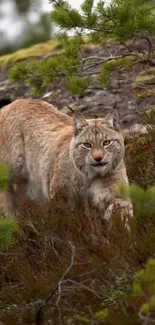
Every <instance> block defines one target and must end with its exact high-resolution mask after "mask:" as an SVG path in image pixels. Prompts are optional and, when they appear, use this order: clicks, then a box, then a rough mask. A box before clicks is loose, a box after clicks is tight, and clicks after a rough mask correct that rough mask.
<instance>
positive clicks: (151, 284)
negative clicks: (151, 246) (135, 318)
mask: <svg viewBox="0 0 155 325" xmlns="http://www.w3.org/2000/svg"><path fill="white" fill-rule="evenodd" d="M132 291H133V295H134V297H136V299H137V300H139V299H140V300H141V306H140V308H139V317H140V319H143V320H146V319H147V318H148V320H149V319H152V320H153V322H154V311H155V259H153V258H150V259H149V260H148V261H147V263H146V267H145V269H141V270H140V271H138V272H137V273H136V281H135V282H134V283H133V289H132ZM151 323H152V321H151Z"/></svg>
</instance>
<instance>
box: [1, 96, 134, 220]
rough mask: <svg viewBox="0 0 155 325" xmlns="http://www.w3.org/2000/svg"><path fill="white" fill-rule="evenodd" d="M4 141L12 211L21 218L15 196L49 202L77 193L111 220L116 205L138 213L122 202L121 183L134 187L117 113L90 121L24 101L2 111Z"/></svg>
mask: <svg viewBox="0 0 155 325" xmlns="http://www.w3.org/2000/svg"><path fill="white" fill-rule="evenodd" d="M0 133H1V134H0V139H1V149H2V152H3V157H4V161H5V163H6V164H7V165H8V167H9V169H10V179H9V186H8V194H7V202H8V204H7V207H8V210H9V211H10V213H11V214H15V211H16V206H15V195H16V194H17V193H20V194H21V193H22V194H23V195H24V196H26V197H27V198H30V199H32V200H34V201H36V202H46V201H47V200H49V199H50V198H53V197H54V196H55V194H56V192H57V191H58V190H61V189H63V188H64V187H65V188H67V192H68V196H70V197H71V196H72V195H73V194H75V193H76V192H77V193H79V194H80V196H81V198H82V200H88V201H90V203H91V204H92V206H94V207H95V208H96V209H97V210H98V211H99V212H100V213H101V215H102V217H105V218H109V217H110V215H111V211H112V209H113V207H114V205H115V203H118V202H120V203H121V206H122V207H123V208H124V207H125V208H129V210H131V209H132V207H131V204H130V202H128V201H123V200H122V201H121V200H119V199H118V198H117V197H116V194H115V191H114V187H115V185H116V184H117V183H118V182H123V183H126V184H128V178H127V174H126V168H125V165H124V161H123V159H124V141H123V136H122V135H121V133H120V130H119V126H118V121H117V120H116V117H115V116H112V115H111V114H110V115H108V116H107V117H105V118H104V119H103V118H97V119H85V118H84V117H82V116H81V115H79V114H77V113H75V114H74V116H73V118H71V117H70V116H68V115H65V114H63V113H61V112H59V111H58V110H57V109H56V108H54V107H53V106H52V105H50V104H49V103H47V102H44V101H42V100H29V99H18V100H15V101H14V102H12V103H11V104H9V105H7V106H5V107H3V108H2V109H1V111H0Z"/></svg>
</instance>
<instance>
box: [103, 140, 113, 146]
mask: <svg viewBox="0 0 155 325" xmlns="http://www.w3.org/2000/svg"><path fill="white" fill-rule="evenodd" d="M111 142H112V141H111V140H105V141H103V146H104V147H107V146H109V145H110V144H111Z"/></svg>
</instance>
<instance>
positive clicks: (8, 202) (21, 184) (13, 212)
mask: <svg viewBox="0 0 155 325" xmlns="http://www.w3.org/2000/svg"><path fill="white" fill-rule="evenodd" d="M26 188H27V179H26V178H23V177H21V178H19V177H18V178H17V177H16V176H15V175H11V176H10V178H9V182H8V189H7V192H6V198H5V208H4V212H5V214H6V215H8V216H10V217H12V218H17V217H18V216H19V211H18V203H19V202H20V201H21V200H22V199H23V198H25V196H26Z"/></svg>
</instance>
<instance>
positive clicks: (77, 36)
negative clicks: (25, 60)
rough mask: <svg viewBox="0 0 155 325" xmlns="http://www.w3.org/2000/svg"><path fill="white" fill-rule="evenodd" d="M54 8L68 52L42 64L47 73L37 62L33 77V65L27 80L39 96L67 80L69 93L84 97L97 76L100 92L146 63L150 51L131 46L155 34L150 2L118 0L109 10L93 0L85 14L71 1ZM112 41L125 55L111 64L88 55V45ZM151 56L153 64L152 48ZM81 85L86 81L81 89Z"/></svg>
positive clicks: (83, 7)
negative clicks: (119, 75) (115, 77)
mask: <svg viewBox="0 0 155 325" xmlns="http://www.w3.org/2000/svg"><path fill="white" fill-rule="evenodd" d="M51 3H52V4H53V10H52V13H51V19H52V21H53V22H54V23H55V24H56V25H57V26H58V27H59V28H60V30H61V32H60V33H59V34H58V36H57V37H58V40H59V42H60V44H61V46H62V47H63V53H61V56H58V57H56V58H53V59H51V58H50V59H49V62H48V59H46V60H45V61H44V60H42V62H41V66H42V71H41V68H40V63H38V64H36V63H34V69H33V76H32V73H31V72H32V71H31V68H32V64H31V63H30V66H29V65H28V66H27V72H26V74H25V76H24V79H25V81H26V83H27V84H29V85H30V87H31V88H32V90H33V93H34V94H35V92H36V94H38V93H39V92H41V91H42V90H44V89H45V88H46V87H48V85H49V83H55V82H56V81H57V79H60V78H61V80H64V87H65V89H67V90H68V91H71V92H74V93H77V94H83V93H84V92H85V90H86V89H87V88H88V87H94V79H93V78H92V75H93V74H97V75H98V77H97V78H96V82H95V87H96V86H99V87H103V86H104V87H107V86H108V83H109V78H110V76H111V74H112V73H113V72H115V71H119V70H120V69H123V70H124V69H129V68H130V69H131V68H132V65H133V64H136V63H137V62H139V60H142V61H144V60H145V62H146V52H147V51H148V49H146V52H145V53H144V54H143V55H142V54H139V53H138V51H137V52H136V51H134V50H132V49H129V48H131V47H130V46H127V47H126V45H127V42H128V40H129V39H130V41H131V44H130V45H132V43H133V42H134V37H136V38H147V39H149V37H151V36H152V35H154V32H155V20H154V16H153V15H152V8H151V6H150V3H148V2H146V3H143V4H141V3H140V2H139V0H113V1H112V2H111V3H110V4H109V5H107V4H106V5H105V4H104V3H103V2H102V1H100V0H99V1H98V2H97V5H96V7H94V1H93V0H85V1H84V2H83V3H82V5H81V11H78V10H76V9H73V8H72V7H71V6H70V5H69V3H68V2H67V1H63V0H60V1H51ZM68 31H72V32H74V37H68ZM86 32H87V33H86ZM85 34H86V36H85ZM109 38H111V39H113V40H115V42H116V41H117V42H120V43H121V44H122V47H123V46H124V50H125V53H124V54H123V55H118V56H117V55H116V56H115V55H114V57H112V58H111V56H110V57H109V60H108V58H106V59H105V58H104V57H103V58H102V57H101V58H100V57H97V56H94V57H90V58H89V56H86V55H85V48H86V44H89V43H90V42H91V43H94V44H96V43H97V44H99V45H100V46H102V45H103V43H104V44H105V43H106V40H108V39H109ZM127 48H128V51H127ZM148 53H149V54H148V55H149V60H151V58H152V57H153V50H152V48H150V47H149V52H148ZM52 61H53V62H52ZM47 66H48V67H49V69H47ZM96 66H98V68H99V69H98V71H96V69H95V68H96ZM17 69H18V67H17ZM43 70H44V73H43ZM11 75H12V73H11ZM20 77H21V78H23V74H22V71H21V72H19V75H18V79H20ZM70 77H72V78H70ZM80 78H81V79H80ZM38 79H39V81H38ZM47 80H48V82H47ZM75 80H76V82H75ZM77 80H81V82H80V83H81V85H79V84H80V83H79V81H77ZM35 83H36V87H35ZM66 85H67V87H66ZM82 88H83V90H82Z"/></svg>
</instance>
